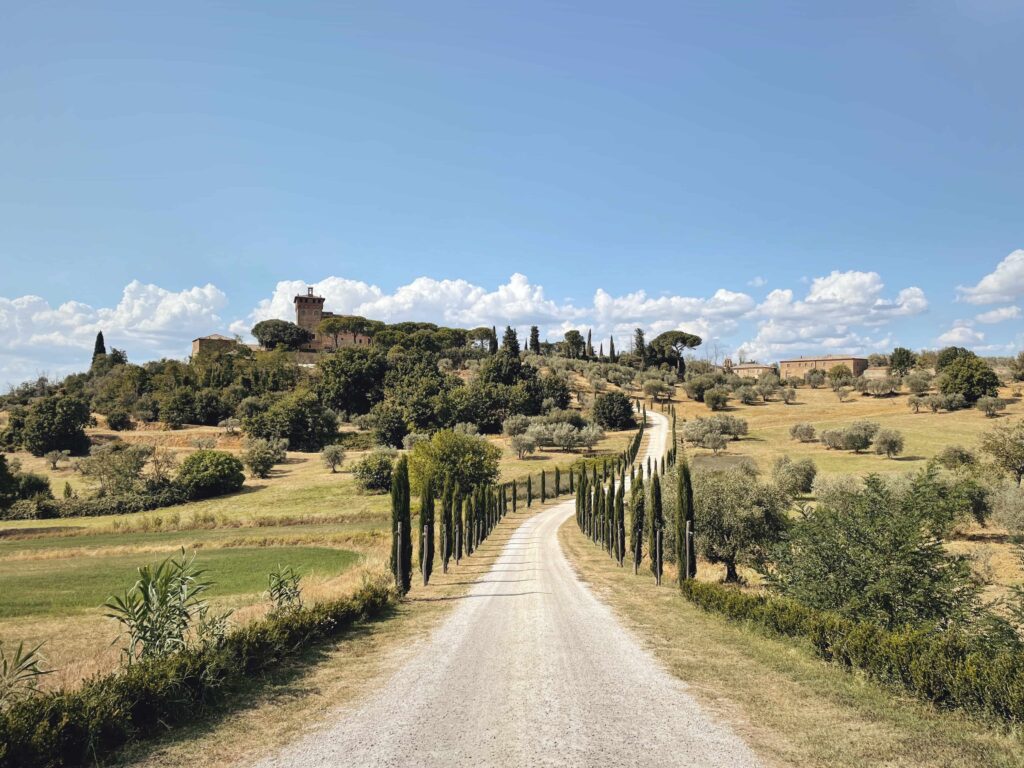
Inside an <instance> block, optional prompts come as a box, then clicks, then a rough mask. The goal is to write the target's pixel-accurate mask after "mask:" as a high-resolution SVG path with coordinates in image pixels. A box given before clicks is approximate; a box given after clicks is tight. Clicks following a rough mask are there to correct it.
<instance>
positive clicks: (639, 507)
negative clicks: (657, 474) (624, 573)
mask: <svg viewBox="0 0 1024 768" xmlns="http://www.w3.org/2000/svg"><path fill="white" fill-rule="evenodd" d="M630 492H631V494H632V498H631V500H630V503H629V507H630V511H631V512H632V514H633V520H632V521H631V522H632V525H630V529H629V547H630V550H631V551H632V553H633V573H637V572H638V571H639V570H640V563H641V562H642V561H643V559H644V511H645V510H644V507H645V505H646V502H647V497H646V495H645V494H644V478H643V476H642V475H641V476H640V477H639V478H637V481H636V484H635V485H633V486H632V488H631V489H630Z"/></svg>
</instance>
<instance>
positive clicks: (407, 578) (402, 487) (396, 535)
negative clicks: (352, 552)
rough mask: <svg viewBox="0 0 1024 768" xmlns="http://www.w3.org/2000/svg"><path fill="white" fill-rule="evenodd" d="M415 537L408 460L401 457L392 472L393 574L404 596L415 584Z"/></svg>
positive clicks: (399, 591)
mask: <svg viewBox="0 0 1024 768" xmlns="http://www.w3.org/2000/svg"><path fill="white" fill-rule="evenodd" d="M412 536H413V532H412V514H411V512H410V510H409V462H408V460H407V459H406V457H405V456H402V457H401V458H400V459H399V460H398V463H396V464H395V470H394V472H393V473H392V474H391V573H392V574H394V577H395V587H396V588H397V589H398V593H399V594H401V595H404V594H407V593H408V592H409V588H410V587H411V586H412Z"/></svg>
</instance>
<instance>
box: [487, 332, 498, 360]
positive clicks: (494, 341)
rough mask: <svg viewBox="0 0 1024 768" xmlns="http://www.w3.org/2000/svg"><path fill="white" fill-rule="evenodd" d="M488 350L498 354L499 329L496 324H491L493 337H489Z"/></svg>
mask: <svg viewBox="0 0 1024 768" xmlns="http://www.w3.org/2000/svg"><path fill="white" fill-rule="evenodd" d="M488 346H489V347H490V349H489V350H488V351H489V352H490V353H491V354H492V355H496V354H498V329H497V328H496V327H495V326H493V325H492V326H491V338H490V339H488Z"/></svg>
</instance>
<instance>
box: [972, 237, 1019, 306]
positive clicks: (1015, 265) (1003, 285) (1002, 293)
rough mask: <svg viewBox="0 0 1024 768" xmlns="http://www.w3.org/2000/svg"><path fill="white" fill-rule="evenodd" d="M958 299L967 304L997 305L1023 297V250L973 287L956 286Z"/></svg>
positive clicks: (997, 266) (1012, 254)
mask: <svg viewBox="0 0 1024 768" xmlns="http://www.w3.org/2000/svg"><path fill="white" fill-rule="evenodd" d="M956 290H957V293H958V294H959V295H958V299H959V300H962V301H966V302H967V303H968V304H998V303H1000V302H1007V301H1013V300H1015V299H1017V298H1019V297H1020V296H1024V249H1021V248H1018V249H1017V250H1015V251H1014V252H1013V253H1011V254H1010V255H1009V256H1007V257H1006V258H1005V259H1003V260H1002V261H1001V262H999V264H998V265H996V268H995V271H993V272H990V273H989V274H987V275H985V276H984V277H983V278H981V280H979V281H978V284H977V285H974V286H963V285H961V286H958V287H957V289H956Z"/></svg>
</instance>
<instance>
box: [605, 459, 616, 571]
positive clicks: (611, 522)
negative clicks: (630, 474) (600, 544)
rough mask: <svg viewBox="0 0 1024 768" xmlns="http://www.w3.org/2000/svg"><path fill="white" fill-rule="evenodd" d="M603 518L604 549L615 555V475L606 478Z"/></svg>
mask: <svg viewBox="0 0 1024 768" xmlns="http://www.w3.org/2000/svg"><path fill="white" fill-rule="evenodd" d="M604 508H605V513H604V518H605V536H604V538H605V549H607V550H608V554H609V555H612V556H614V555H615V547H614V542H615V530H616V527H615V475H612V476H611V477H610V478H608V493H607V495H606V496H605V500H604Z"/></svg>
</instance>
